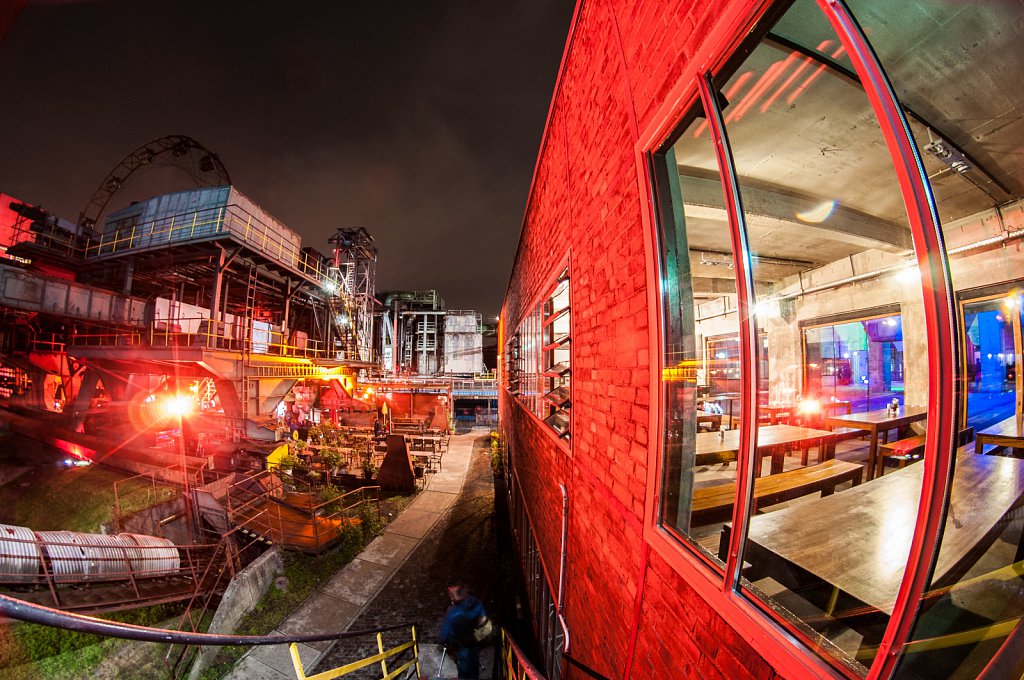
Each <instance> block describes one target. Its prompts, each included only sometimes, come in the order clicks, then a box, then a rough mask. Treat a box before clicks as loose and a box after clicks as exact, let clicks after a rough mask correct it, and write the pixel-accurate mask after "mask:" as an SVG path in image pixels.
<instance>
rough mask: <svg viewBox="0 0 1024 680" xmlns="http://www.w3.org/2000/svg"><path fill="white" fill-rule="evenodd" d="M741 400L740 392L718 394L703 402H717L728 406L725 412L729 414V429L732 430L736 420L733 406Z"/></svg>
mask: <svg viewBox="0 0 1024 680" xmlns="http://www.w3.org/2000/svg"><path fill="white" fill-rule="evenodd" d="M739 400H740V393H739V392H723V393H722V394H716V395H714V396H711V397H706V398H704V399H702V401H717V402H718V404H719V405H722V404H726V406H725V410H726V411H728V414H729V424H728V427H729V428H730V429H732V428H733V427H735V426H736V425H735V423H736V420H735V419H734V418H733V404H735V403H736V402H737V401H739Z"/></svg>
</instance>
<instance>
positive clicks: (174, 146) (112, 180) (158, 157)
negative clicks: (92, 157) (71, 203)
mask: <svg viewBox="0 0 1024 680" xmlns="http://www.w3.org/2000/svg"><path fill="white" fill-rule="evenodd" d="M158 162H159V163H161V164H167V165H171V166H173V167H177V168H179V169H181V170H184V171H185V173H186V174H188V175H189V177H191V178H192V181H193V182H195V185H196V186H197V187H210V186H222V185H225V184H231V176H230V175H228V170H227V168H225V167H224V164H223V163H222V162H221V160H220V157H219V156H218V155H217V154H215V153H213V152H212V151H210V150H209V149H207V148H206V147H205V146H203V145H202V144H200V143H199V142H197V141H196V140H194V139H192V138H191V137H186V136H185V135H168V136H166V137H161V138H159V139H154V140H152V141H150V142H146V143H145V144H143V145H142V146H140V147H139V148H137V149H135V151H133V152H132V153H130V154H128V155H127V156H125V158H124V159H123V160H122V161H121V162H120V163H118V164H117V165H116V166H115V167H114V169H113V170H111V171H110V172H109V173H108V174H107V176H106V178H105V179H104V180H103V182H101V183H100V186H99V188H98V189H97V190H96V191H95V193H93V195H92V197H91V198H90V199H89V202H88V203H87V204H86V206H85V209H84V210H82V212H81V214H80V215H79V217H78V225H79V226H80V227H82V228H83V229H88V230H94V229H95V227H96V225H97V224H98V223H99V220H100V218H101V217H102V216H103V212H104V211H105V210H106V209H107V205H108V204H109V203H110V201H111V199H112V198H113V197H114V196H115V195H116V194H117V192H118V191H120V190H121V187H123V186H124V184H125V182H126V181H127V180H128V178H129V177H131V176H132V174H134V173H135V172H137V171H139V170H140V169H142V168H144V167H147V166H151V165H153V164H155V163H158Z"/></svg>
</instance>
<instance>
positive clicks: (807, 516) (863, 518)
mask: <svg viewBox="0 0 1024 680" xmlns="http://www.w3.org/2000/svg"><path fill="white" fill-rule="evenodd" d="M923 474H924V466H923V465H911V466H909V467H906V468H903V469H901V470H897V471H895V472H893V473H891V474H888V475H885V476H884V477H879V478H877V479H875V480H873V481H871V482H867V483H864V484H861V485H859V486H855V487H853V488H851V489H848V490H846V491H843V492H841V493H839V494H836V495H832V496H827V497H822V498H817V499H813V500H810V501H807V502H805V503H800V504H797V505H793V506H791V507H788V508H785V509H782V510H777V511H775V512H770V513H767V514H764V515H758V516H756V517H752V518H751V520H750V527H749V529H748V532H747V534H748V543H747V549H746V553H745V554H744V562H746V563H749V564H750V565H751V566H750V567H749V568H748V570H747V571H746V572H745V574H744V576H745V577H746V578H748V579H750V580H751V581H756V580H759V579H761V578H764V577H765V576H770V577H771V578H773V579H774V580H776V581H778V582H779V583H781V584H783V585H784V586H786V587H787V588H789V589H790V590H793V591H795V592H805V593H806V592H810V589H811V588H813V585H814V584H815V583H823V584H826V585H827V586H829V587H831V588H832V589H834V591H833V594H832V595H830V596H826V597H827V598H828V599H830V600H831V601H833V602H834V601H835V600H836V593H844V594H846V595H848V596H850V597H852V598H854V600H855V601H856V602H858V603H863V604H866V605H868V606H869V607H870V608H872V609H873V610H874V611H876V612H880V613H883V614H885V615H890V614H892V609H893V603H894V602H895V601H896V593H897V591H898V590H899V587H900V582H901V581H902V579H903V572H904V569H905V568H906V562H907V558H908V556H909V554H910V543H911V538H912V537H913V535H914V526H915V523H916V521H917V510H918V504H919V503H920V499H921V484H922V476H923ZM1022 503H1024V460H1018V459H1015V458H1004V457H1000V456H978V455H975V454H973V453H968V452H966V451H965V450H964V448H961V450H960V452H959V453H958V454H957V459H956V473H955V475H954V476H953V486H952V489H951V491H950V508H949V513H948V519H947V520H946V527H945V531H944V534H943V540H942V546H941V550H939V555H938V560H937V562H936V565H935V571H934V574H933V577H932V583H931V587H932V588H942V587H945V586H948V585H951V584H953V583H956V582H957V581H958V580H959V579H960V578H962V577H963V575H964V574H965V573H966V572H967V571H968V570H969V569H970V568H971V567H972V566H973V565H974V564H975V562H977V560H978V558H980V557H981V556H982V555H983V554H984V553H985V551H986V550H987V549H988V548H989V547H990V546H991V545H992V543H993V542H994V541H995V539H996V538H998V537H999V536H1000V534H1002V532H1003V529H1004V528H1005V524H1006V522H1007V521H1008V518H1009V517H1010V516H1011V514H1012V513H1014V512H1015V511H1016V510H1017V509H1018V508H1019V507H1020V506H1021V505H1022ZM728 533H729V527H728V526H727V527H725V528H723V534H722V539H721V543H720V546H719V551H720V555H724V554H725V551H727V550H728V542H729V537H728ZM1019 552H1020V549H1019V548H1018V553H1019ZM1018 559H1019V558H1018ZM853 606H854V607H856V605H853Z"/></svg>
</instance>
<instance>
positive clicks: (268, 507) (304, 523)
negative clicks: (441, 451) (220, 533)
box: [225, 470, 381, 553]
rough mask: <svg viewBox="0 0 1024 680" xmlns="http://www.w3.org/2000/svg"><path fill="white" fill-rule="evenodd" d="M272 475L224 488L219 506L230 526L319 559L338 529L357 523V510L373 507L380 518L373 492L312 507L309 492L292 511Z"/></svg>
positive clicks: (365, 490)
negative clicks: (223, 494)
mask: <svg viewBox="0 0 1024 680" xmlns="http://www.w3.org/2000/svg"><path fill="white" fill-rule="evenodd" d="M277 474H278V473H276V472H274V471H270V470H265V471H263V472H260V473H258V474H255V475H248V476H246V477H244V478H243V479H241V480H239V481H237V482H235V483H234V484H232V485H231V486H230V487H229V488H228V493H227V496H226V497H225V502H226V504H227V507H226V510H227V513H228V521H229V522H230V523H231V524H234V525H236V526H238V527H239V528H241V529H243V530H245V531H248V532H250V533H253V534H256V535H259V536H262V537H264V538H266V539H267V540H269V541H271V542H273V543H278V544H280V545H282V547H289V548H297V549H300V550H302V551H305V552H313V553H319V552H322V551H323V550H326V549H327V548H329V547H331V546H332V545H334V544H335V543H337V542H338V541H339V540H340V538H341V531H342V530H343V527H345V526H349V525H352V521H353V520H355V519H358V513H359V510H360V508H362V507H364V506H367V505H369V504H370V503H374V504H375V505H376V510H377V514H378V516H379V515H380V490H381V489H380V487H379V486H364V487H360V488H358V489H354V490H353V491H349V492H347V493H344V494H341V495H339V496H336V497H334V498H329V499H327V500H322V501H320V502H318V503H313V499H314V498H315V497H316V494H317V493H318V491H317V490H316V489H315V487H314V489H313V490H311V491H309V492H304V493H301V494H298V495H299V496H300V497H301V496H304V497H305V498H303V500H308V503H303V504H302V505H298V504H296V503H294V502H289V501H288V500H286V499H284V498H282V497H281V496H283V495H284V492H283V487H282V482H281V481H280V479H279V478H278V476H277ZM357 497H358V498H357ZM353 499H356V500H354V502H353Z"/></svg>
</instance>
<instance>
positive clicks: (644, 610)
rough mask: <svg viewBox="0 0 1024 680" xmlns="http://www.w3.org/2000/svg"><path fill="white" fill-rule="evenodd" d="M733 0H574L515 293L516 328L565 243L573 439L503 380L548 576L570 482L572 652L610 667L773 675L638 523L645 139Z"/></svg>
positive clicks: (509, 303)
mask: <svg viewBox="0 0 1024 680" xmlns="http://www.w3.org/2000/svg"><path fill="white" fill-rule="evenodd" d="M726 4H732V5H736V4H742V5H745V6H746V5H750V4H751V3H750V2H749V1H743V2H741V1H740V0H734V2H732V3H711V2H693V1H692V0H686V1H678V0H677V1H675V2H666V0H642V1H637V2H627V1H626V0H586V1H585V2H583V3H582V5H581V6H580V7H579V9H578V13H577V20H576V23H575V25H574V32H573V35H572V36H571V38H570V40H571V46H570V49H569V51H568V53H567V55H566V59H565V61H564V63H563V66H562V72H561V75H560V78H559V84H558V89H557V91H556V96H555V98H554V100H553V103H552V110H551V113H550V117H549V121H548V126H547V129H546V133H545V138H544V142H543V146H542V148H541V153H540V156H539V159H538V164H537V169H536V174H535V177H534V184H533V187H532V192H531V196H530V202H529V205H528V206H527V212H526V216H525V219H524V226H523V232H522V235H521V241H520V246H519V252H518V255H517V258H516V262H515V266H514V270H513V274H512V278H511V281H510V284H509V289H508V293H507V296H506V299H505V307H504V312H503V320H504V322H505V324H506V336H507V335H509V334H510V333H512V332H514V331H515V329H516V327H517V326H518V323H519V320H520V319H521V318H522V316H523V315H524V314H526V313H528V312H529V311H530V310H531V309H533V308H534V307H535V305H536V304H537V302H538V301H539V298H540V296H541V295H542V294H543V293H544V292H545V290H546V287H547V286H548V285H549V284H550V281H551V277H553V276H554V275H555V274H556V273H557V271H558V270H560V267H561V266H562V263H563V262H564V258H565V257H566V255H568V256H569V257H570V281H571V296H572V297H571V305H572V352H573V354H572V393H573V406H572V413H573V426H572V444H571V450H568V449H567V447H566V446H565V445H564V443H562V442H559V441H558V440H556V439H555V438H554V436H553V435H552V434H551V433H550V432H548V431H547V428H546V427H545V426H544V425H543V424H542V423H540V421H539V420H538V419H536V418H535V417H534V416H532V415H531V414H529V413H528V412H527V411H526V410H525V409H523V408H521V407H519V406H518V405H517V404H516V403H515V402H514V401H512V400H511V399H509V398H508V397H507V395H502V399H501V417H502V429H503V431H504V432H505V433H506V436H507V437H508V439H509V444H510V446H511V447H512V450H513V460H514V466H515V469H516V474H517V478H518V479H519V481H520V484H521V489H522V494H523V497H524V498H525V499H526V500H525V503H526V507H527V510H528V513H529V515H530V519H531V522H532V525H533V529H534V532H535V535H536V540H537V544H538V546H539V548H540V551H541V554H542V556H543V562H544V564H545V567H546V571H547V574H548V577H549V581H550V583H551V589H552V592H556V591H557V586H558V584H557V578H558V560H559V551H560V539H561V536H560V528H561V494H560V491H559V489H558V485H559V484H565V485H566V486H567V487H568V490H569V496H570V526H569V541H568V565H567V569H566V581H565V587H566V596H565V614H566V618H567V620H568V623H569V628H570V631H571V635H572V655H573V656H574V657H575V658H577V659H579V660H581V661H582V662H584V663H586V664H587V665H589V666H591V667H592V668H594V669H595V670H597V671H599V672H600V673H603V674H605V675H607V676H609V677H612V678H619V677H624V676H625V675H626V671H627V668H629V667H630V665H631V664H632V666H631V673H630V676H631V677H633V678H689V677H710V678H720V677H721V678H729V679H730V680H733V679H737V678H745V677H753V678H771V677H774V676H775V673H774V671H773V669H772V668H771V667H770V666H769V665H768V664H767V663H765V661H764V660H762V659H761V657H760V655H759V654H758V653H757V652H756V651H754V650H753V649H752V648H751V647H750V646H749V645H748V643H747V642H745V641H744V640H743V639H742V638H741V636H740V635H739V634H737V633H736V631H734V630H733V629H732V628H731V627H730V626H729V625H728V623H726V622H725V621H724V620H723V619H722V618H721V616H720V615H719V614H718V613H716V612H715V611H714V610H713V609H712V608H711V607H709V605H708V604H707V603H706V602H705V601H704V600H703V599H702V598H701V597H700V596H699V595H698V594H697V593H696V592H695V590H694V589H693V587H692V586H691V585H690V584H688V583H687V582H686V581H685V580H684V579H683V578H682V577H681V576H680V575H679V574H678V573H677V572H676V571H675V570H674V568H673V567H671V566H670V565H669V564H668V563H667V562H666V561H665V560H664V559H662V558H661V557H660V556H659V555H658V553H657V552H655V551H653V550H648V549H647V546H646V545H645V540H644V537H643V525H644V508H645V502H646V500H647V494H648V493H653V489H648V488H647V463H648V459H649V458H648V457H649V453H650V451H649V447H651V446H653V445H654V444H653V441H652V440H653V438H652V436H651V433H650V432H649V429H650V415H651V414H650V412H649V408H650V398H649V394H650V388H651V385H650V380H651V374H652V366H651V362H652V361H655V362H656V361H657V356H653V357H652V356H651V351H650V347H651V332H652V330H653V329H651V328H650V327H649V323H648V318H649V312H650V310H649V309H648V288H647V287H648V277H649V275H650V274H651V273H652V271H653V268H654V261H653V255H652V254H651V253H650V252H648V250H649V247H645V234H646V230H647V227H646V226H645V224H644V215H643V212H642V211H643V210H646V209H647V208H646V207H645V206H646V201H645V200H642V196H641V193H642V189H641V186H642V180H641V174H640V172H641V170H640V168H641V166H640V165H639V164H638V161H637V155H636V144H637V140H638V137H639V136H640V135H641V134H642V133H643V131H646V130H648V129H649V128H650V127H651V126H652V125H657V124H658V123H659V121H658V120H657V115H658V113H657V112H658V110H659V109H661V108H663V105H664V104H665V99H666V97H667V96H668V95H669V93H670V92H671V91H672V90H673V88H674V87H676V86H677V85H678V82H679V80H680V77H681V74H682V72H683V69H684V68H686V66H687V64H688V62H689V60H690V58H691V57H692V55H693V54H694V51H695V50H696V49H697V48H698V46H699V45H700V41H701V40H704V39H705V38H706V37H707V36H708V35H709V33H711V29H712V28H713V23H714V22H715V21H716V20H717V19H716V17H718V16H719V14H720V10H721V9H722V7H723V5H726ZM724 48H725V47H724V46H723V49H724ZM641 588H642V600H641V602H640V609H639V617H636V615H635V610H636V606H637V595H638V591H640V589H641ZM634 620H636V621H637V624H636V626H634ZM634 633H635V645H633V644H632V642H633V638H634ZM631 648H632V656H631V657H630V650H631ZM569 677H573V676H572V675H571V674H570V676H569Z"/></svg>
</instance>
